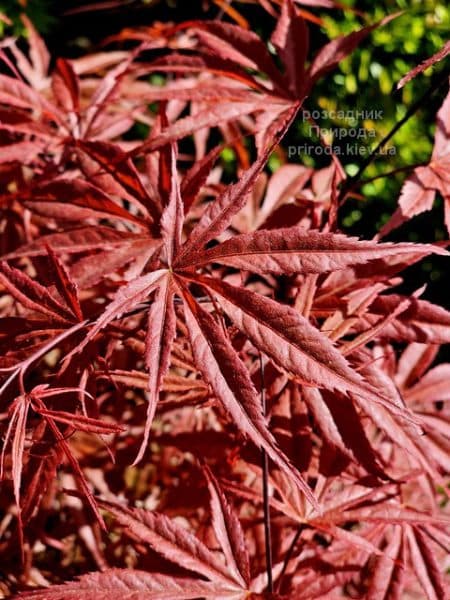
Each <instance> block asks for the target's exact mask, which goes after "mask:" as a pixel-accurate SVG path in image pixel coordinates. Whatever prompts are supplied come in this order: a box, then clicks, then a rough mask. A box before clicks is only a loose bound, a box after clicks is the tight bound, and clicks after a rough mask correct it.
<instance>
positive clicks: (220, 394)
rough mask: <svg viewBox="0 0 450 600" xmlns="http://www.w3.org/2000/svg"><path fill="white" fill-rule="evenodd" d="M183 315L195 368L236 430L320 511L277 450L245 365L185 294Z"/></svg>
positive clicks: (212, 322)
mask: <svg viewBox="0 0 450 600" xmlns="http://www.w3.org/2000/svg"><path fill="white" fill-rule="evenodd" d="M184 299H185V304H184V309H185V310H184V312H185V319H186V324H187V326H188V330H189V337H190V340H191V346H192V353H193V356H194V360H195V363H196V366H197V368H198V369H199V370H200V372H201V373H202V375H203V377H204V378H205V380H206V381H207V382H208V383H209V384H210V386H211V388H212V390H213V392H214V393H215V395H216V396H217V398H218V399H219V400H220V401H221V402H222V404H223V406H224V408H225V410H226V411H227V412H228V413H229V414H230V415H231V417H232V419H233V421H234V422H235V423H236V425H237V426H238V427H239V430H240V431H241V432H242V433H243V434H244V435H246V436H247V437H249V438H250V439H251V440H252V442H253V443H254V444H255V445H256V446H257V447H259V448H263V449H264V450H265V451H266V452H267V454H268V456H269V457H270V458H271V459H272V460H273V462H274V463H275V464H276V465H277V466H278V467H279V468H280V469H281V470H283V471H284V472H286V473H287V474H288V476H289V477H291V478H292V480H293V481H294V482H295V484H296V485H297V486H298V487H299V488H300V489H301V490H302V491H303V493H304V494H305V496H306V497H307V499H308V500H309V502H311V504H313V506H315V507H316V509H318V510H320V509H319V507H318V504H317V501H316V499H315V498H314V496H313V494H312V492H311V490H310V489H309V487H308V485H307V483H306V482H305V481H304V479H303V477H302V476H301V475H300V473H298V471H297V470H296V469H295V468H294V467H293V466H292V465H291V463H290V462H289V460H288V459H287V457H286V456H285V455H284V454H283V453H282V452H281V451H280V450H279V449H278V448H277V447H276V443H275V439H274V438H273V436H272V434H271V433H270V431H269V429H268V427H267V425H266V423H265V419H264V417H263V414H262V407H261V401H260V398H259V396H258V394H257V392H256V389H255V387H254V386H253V383H252V381H251V379H250V375H249V373H248V371H247V369H246V367H245V365H244V364H243V363H242V361H241V360H240V358H239V356H238V355H237V353H236V352H235V350H234V348H233V346H232V345H231V343H230V341H229V340H228V339H227V338H226V337H225V335H224V333H223V330H222V328H221V327H220V326H219V325H218V324H217V322H216V321H215V320H214V318H213V317H212V316H211V315H210V314H209V313H207V312H206V311H205V310H203V309H202V308H201V307H200V305H199V304H198V303H197V302H195V300H194V299H193V298H192V297H191V296H190V294H189V292H187V291H185V292H184Z"/></svg>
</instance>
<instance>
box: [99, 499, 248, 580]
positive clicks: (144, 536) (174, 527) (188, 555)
mask: <svg viewBox="0 0 450 600" xmlns="http://www.w3.org/2000/svg"><path fill="white" fill-rule="evenodd" d="M98 504H99V506H100V507H102V508H104V509H106V510H107V511H108V512H110V513H111V514H112V515H113V516H114V518H115V519H116V520H117V522H118V523H119V524H120V525H122V526H123V527H125V528H126V532H127V533H128V534H130V535H132V536H133V537H135V538H136V539H138V540H139V541H140V542H144V543H145V544H148V545H149V546H150V547H151V548H152V549H153V550H154V551H155V552H158V553H159V554H161V555H162V556H164V558H166V559H167V560H169V561H171V562H172V563H175V564H177V565H179V566H180V567H182V568H184V569H187V570H188V571H193V572H194V573H198V574H200V575H203V577H206V578H207V579H209V580H210V581H215V582H220V583H221V584H222V585H223V586H226V587H229V588H231V589H233V588H234V589H235V590H236V588H237V589H239V585H238V584H236V582H235V580H234V579H233V577H232V575H231V574H230V573H228V570H227V567H226V566H225V565H224V564H223V562H222V561H221V560H220V559H219V558H218V557H217V556H216V555H215V554H213V553H212V552H211V551H210V550H209V549H208V548H207V547H206V546H205V545H204V544H203V543H202V542H201V541H200V540H199V539H198V538H196V537H195V536H194V535H193V534H192V533H190V532H189V531H187V530H186V529H185V528H183V527H181V526H180V525H178V524H177V523H175V522H174V521H173V520H171V519H169V518H168V517H166V516H165V515H162V514H157V513H153V512H150V511H147V510H143V509H137V508H134V509H130V508H126V507H124V506H121V505H120V504H114V503H112V502H106V501H104V500H99V501H98Z"/></svg>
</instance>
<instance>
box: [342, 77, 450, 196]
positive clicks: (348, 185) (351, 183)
mask: <svg viewBox="0 0 450 600" xmlns="http://www.w3.org/2000/svg"><path fill="white" fill-rule="evenodd" d="M448 78H449V74H448V72H447V71H444V72H443V73H441V74H440V76H439V77H438V78H437V79H436V80H435V81H434V82H433V83H432V84H431V85H430V87H429V88H428V89H427V90H426V92H425V93H424V94H423V95H422V96H421V97H420V98H419V99H418V100H416V102H414V103H413V104H411V106H410V107H409V108H408V110H407V111H406V113H405V115H404V116H403V117H402V118H401V119H400V121H398V122H397V123H396V124H395V125H394V127H393V128H392V129H391V131H390V132H389V133H388V134H387V135H385V136H384V138H383V139H382V140H381V141H380V142H379V143H378V144H377V145H376V147H375V148H374V149H373V150H372V151H371V152H370V154H369V155H368V156H367V158H366V159H365V160H363V162H362V163H361V165H360V167H359V169H358V171H357V173H356V174H355V175H354V176H353V177H349V178H348V179H347V180H346V181H345V182H344V183H343V185H342V187H341V190H340V193H339V198H338V200H339V204H340V203H341V202H342V201H343V200H344V199H345V197H346V195H347V194H348V192H350V191H351V190H353V188H354V187H356V185H357V184H358V182H359V180H360V178H361V175H362V174H363V173H364V171H365V170H366V169H367V167H368V166H369V165H370V164H371V163H372V162H373V161H374V159H375V158H376V157H377V155H378V153H379V151H380V150H381V149H382V148H384V146H386V144H387V143H388V142H389V140H390V139H391V138H392V137H393V136H394V135H395V134H396V133H397V131H398V130H399V129H400V128H401V127H402V126H403V125H404V124H405V123H406V122H407V121H409V119H410V118H411V117H412V116H413V115H414V113H416V112H417V111H418V110H419V108H420V107H421V106H422V105H423V104H424V103H425V101H427V100H429V98H431V96H432V95H433V94H434V93H435V92H436V91H437V90H438V89H439V88H440V87H441V86H442V85H443V84H444V83H445V82H446V81H448Z"/></svg>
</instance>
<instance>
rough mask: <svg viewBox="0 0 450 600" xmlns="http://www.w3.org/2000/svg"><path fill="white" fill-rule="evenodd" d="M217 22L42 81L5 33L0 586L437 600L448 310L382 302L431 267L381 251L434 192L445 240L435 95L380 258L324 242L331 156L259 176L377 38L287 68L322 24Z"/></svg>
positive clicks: (444, 185)
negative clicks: (425, 137) (343, 64)
mask: <svg viewBox="0 0 450 600" xmlns="http://www.w3.org/2000/svg"><path fill="white" fill-rule="evenodd" d="M223 4H224V5H226V7H227V8H226V10H225V12H224V14H225V15H227V16H228V17H229V18H231V19H232V20H234V21H235V23H230V22H228V21H226V20H220V19H217V20H214V21H206V20H205V21H189V22H186V23H182V24H177V25H174V24H171V23H168V24H161V23H158V24H154V26H153V27H149V28H147V29H146V30H145V31H130V30H125V31H124V32H122V34H121V35H119V36H117V39H119V41H120V42H123V41H124V40H125V41H126V42H127V43H128V44H130V43H131V46H129V45H127V46H126V47H127V48H129V49H128V50H123V49H121V50H110V51H106V50H102V51H101V52H98V53H95V54H90V55H87V56H84V57H82V58H79V59H72V60H69V59H64V58H61V57H57V58H56V60H54V61H53V60H51V57H50V54H49V52H48V50H47V48H46V46H45V43H44V41H43V40H42V39H41V37H40V36H39V34H38V33H37V31H36V30H35V29H34V27H33V25H32V23H31V22H30V21H29V20H28V19H26V18H24V25H25V26H26V28H27V30H28V45H29V48H28V49H27V51H25V50H24V47H23V45H22V44H20V43H18V42H17V40H15V39H14V38H12V37H11V38H6V40H4V43H3V44H2V48H1V49H0V50H1V52H0V58H1V60H2V64H3V68H2V73H1V74H0V139H1V145H0V181H1V188H2V189H1V195H0V232H1V242H0V252H1V262H0V403H1V421H0V426H1V429H2V448H1V456H0V470H1V486H2V494H1V500H0V506H1V511H2V518H1V521H0V555H1V557H2V566H1V567H0V569H1V570H2V571H3V573H2V580H1V581H0V589H1V591H2V592H3V594H4V596H5V597H6V596H14V597H17V598H22V597H23V598H30V599H31V598H34V599H36V600H47V599H48V600H58V599H61V600H67V599H70V598H80V597H82V598H83V599H87V600H89V599H91V598H92V599H95V600H99V599H102V598H104V599H105V600H106V599H108V600H109V599H114V598H124V597H125V598H130V599H131V598H133V599H134V598H135V599H145V598H148V599H150V598H151V599H152V600H159V599H161V600H162V599H172V598H179V599H186V600H188V599H196V598H211V599H213V598H214V599H218V598H224V599H225V598H228V599H231V598H233V599H236V600H237V599H238V598H242V599H244V598H250V597H253V598H264V597H272V598H280V599H281V598H305V599H311V598H327V599H328V598H342V597H351V598H369V599H371V600H378V599H379V600H383V599H384V600H391V599H392V600H395V599H400V598H402V599H403V598H418V597H426V598H429V599H430V600H433V599H439V600H443V599H444V598H445V597H446V590H447V589H448V580H446V574H445V569H446V568H448V556H449V547H450V528H449V525H450V515H449V513H448V498H447V496H448V489H449V488H448V475H449V470H450V465H449V449H450V439H449V438H450V425H449V412H448V407H447V402H448V400H450V384H449V375H450V366H449V365H448V364H446V363H443V362H442V360H439V349H440V347H441V345H443V344H446V343H448V342H449V341H450V313H449V312H448V311H446V310H445V309H444V308H443V307H441V306H438V305H435V304H432V303H431V302H429V301H427V300H425V299H423V298H422V296H423V294H424V288H423V287H419V285H418V286H417V288H418V289H416V290H415V291H414V292H413V293H412V294H405V293H404V292H403V291H402V285H401V284H402V273H403V271H404V270H405V269H406V268H407V267H409V266H411V265H413V264H415V263H416V262H418V261H420V260H422V259H423V258H424V257H427V256H429V255H431V254H435V255H441V256H447V255H448V252H447V250H446V246H447V243H446V242H442V243H434V244H424V243H411V242H397V243H393V242H389V241H384V240H383V241H380V238H381V237H382V236H386V235H387V234H388V233H389V232H391V231H392V230H394V229H395V228H397V227H399V226H400V225H401V224H403V223H404V222H406V221H407V220H409V219H411V218H412V217H414V216H415V215H417V214H419V213H421V212H423V211H426V210H430V209H431V208H432V205H433V201H434V198H435V196H436V194H440V195H441V196H442V198H443V199H444V201H445V223H446V225H447V228H449V201H450V197H449V185H450V181H449V165H450V163H449V157H450V146H449V144H450V141H449V128H450V116H449V115H450V112H449V111H450V96H449V95H447V97H446V98H445V97H444V95H442V107H441V108H440V110H439V112H438V113H437V117H436V119H437V122H436V134H435V146H434V150H433V153H432V156H431V157H430V162H429V164H427V165H424V166H419V167H417V168H415V169H414V170H412V172H411V173H410V174H409V175H408V176H407V177H406V179H405V183H404V186H403V189H402V192H401V194H400V197H399V199H398V208H397V209H396V210H395V212H394V214H393V215H392V218H391V220H390V221H388V223H386V225H385V226H384V227H383V229H382V230H381V232H380V234H379V236H377V238H376V239H372V240H365V239H358V238H356V237H350V236H348V235H345V234H344V233H342V232H341V231H340V209H341V206H342V205H343V204H344V203H345V202H346V201H347V199H348V197H349V196H350V195H351V194H352V193H354V187H355V186H354V184H355V180H352V181H349V180H348V179H347V180H346V176H345V170H344V169H343V167H342V164H341V162H340V160H339V157H338V156H335V155H331V157H330V162H329V165H328V166H326V167H325V168H322V169H313V168H312V167H309V166H305V165H304V164H302V161H301V156H300V157H298V160H297V161H296V162H291V163H290V162H288V161H287V160H284V162H283V164H282V165H281V166H280V167H279V169H278V170H276V171H275V172H274V173H273V174H270V172H269V170H268V169H267V168H266V167H267V164H268V161H269V159H270V157H271V155H272V154H273V153H274V152H278V151H279V149H280V147H282V144H283V140H285V139H286V135H287V134H288V132H289V130H290V128H291V127H292V125H293V123H294V122H295V119H296V118H297V117H298V115H299V114H300V113H301V111H302V107H303V102H304V100H305V98H306V97H307V96H308V95H309V94H310V92H311V89H312V88H313V86H314V84H315V83H316V81H317V80H318V79H320V78H323V77H326V76H327V74H328V73H329V72H330V71H331V70H332V69H334V68H335V67H336V65H337V64H338V63H339V62H340V61H341V60H342V59H343V58H345V57H346V56H347V55H348V54H350V53H351V52H352V51H353V50H354V49H355V48H356V47H357V46H358V44H360V43H361V42H362V41H363V40H364V39H365V38H367V37H368V36H370V33H371V32H372V31H373V30H374V29H375V28H377V27H382V26H384V25H386V24H387V23H388V22H389V21H390V20H392V18H395V16H396V15H390V16H387V17H386V18H385V19H384V20H382V21H381V22H379V23H375V24H370V25H367V26H366V27H363V28H362V29H360V30H359V31H355V32H353V33H351V34H349V35H347V36H342V37H339V38H336V39H334V40H332V41H330V42H328V43H327V44H325V45H324V46H323V47H322V49H320V50H319V51H318V52H316V53H315V55H314V56H310V51H309V35H310V33H309V31H310V27H311V25H310V24H308V23H307V20H314V19H312V17H311V13H310V12H309V11H308V8H307V7H312V6H315V5H318V6H325V7H327V8H333V7H334V6H335V3H334V2H323V1H322V2H312V1H310V2H294V1H293V0H283V1H280V2H269V1H266V0H265V1H261V2H260V4H261V5H262V6H263V8H265V9H266V10H267V11H268V12H269V13H270V14H271V15H273V17H274V27H273V33H272V36H271V38H270V40H264V39H261V38H260V37H259V36H258V35H257V34H256V33H253V32H251V31H250V30H249V29H246V28H245V22H243V20H242V19H241V18H240V14H239V11H238V6H237V7H236V8H235V7H234V6H233V4H234V3H223ZM303 5H305V6H306V8H304V7H303ZM2 19H4V20H5V22H7V21H8V19H7V17H2ZM448 50H449V47H448V45H447V46H445V47H444V48H443V49H442V51H441V52H440V53H438V55H435V56H433V57H430V59H429V61H427V62H426V64H423V65H418V66H417V68H416V69H414V71H413V72H411V73H409V74H405V77H404V78H403V80H402V82H401V85H407V84H408V81H409V80H411V79H412V78H414V77H416V76H417V77H420V76H421V73H422V72H423V70H425V69H426V68H427V67H429V66H430V65H432V64H435V63H436V62H438V61H440V60H443V59H444V58H445V56H446V55H447V54H448ZM154 73H158V74H160V75H162V76H163V77H164V84H163V85H155V84H154V79H152V77H151V76H152V74H154ZM442 89H443V88H442V86H441V87H440V88H439V91H440V93H441V92H442ZM138 126H141V129H142V126H144V128H146V130H148V135H147V136H146V138H145V139H142V136H141V137H139V136H138V135H136V132H137V131H138V130H139V127H138ZM324 144H325V141H324ZM228 147H229V148H233V149H234V151H235V153H236V155H237V157H238V161H237V170H236V173H235V174H234V175H235V177H234V180H233V181H230V177H229V174H227V173H225V171H224V169H223V167H222V164H221V161H220V156H221V153H222V151H223V150H224V148H228ZM369 160H370V158H369ZM359 175H361V173H359Z"/></svg>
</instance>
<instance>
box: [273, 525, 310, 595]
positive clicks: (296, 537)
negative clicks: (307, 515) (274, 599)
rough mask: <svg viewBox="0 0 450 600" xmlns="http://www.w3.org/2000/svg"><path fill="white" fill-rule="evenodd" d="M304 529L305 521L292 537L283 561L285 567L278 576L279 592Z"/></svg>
mask: <svg viewBox="0 0 450 600" xmlns="http://www.w3.org/2000/svg"><path fill="white" fill-rule="evenodd" d="M304 529H305V524H304V523H302V524H301V525H299V526H298V529H297V531H296V532H295V535H294V537H293V538H292V542H291V545H290V546H289V548H288V551H287V552H286V556H285V557H284V562H283V568H282V569H281V572H280V575H279V577H278V583H277V593H280V590H281V584H282V583H283V577H284V576H285V574H286V570H287V568H288V565H289V561H290V560H291V558H292V555H293V554H294V550H295V546H296V545H297V542H298V540H299V539H300V536H301V534H302V532H303V530H304Z"/></svg>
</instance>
